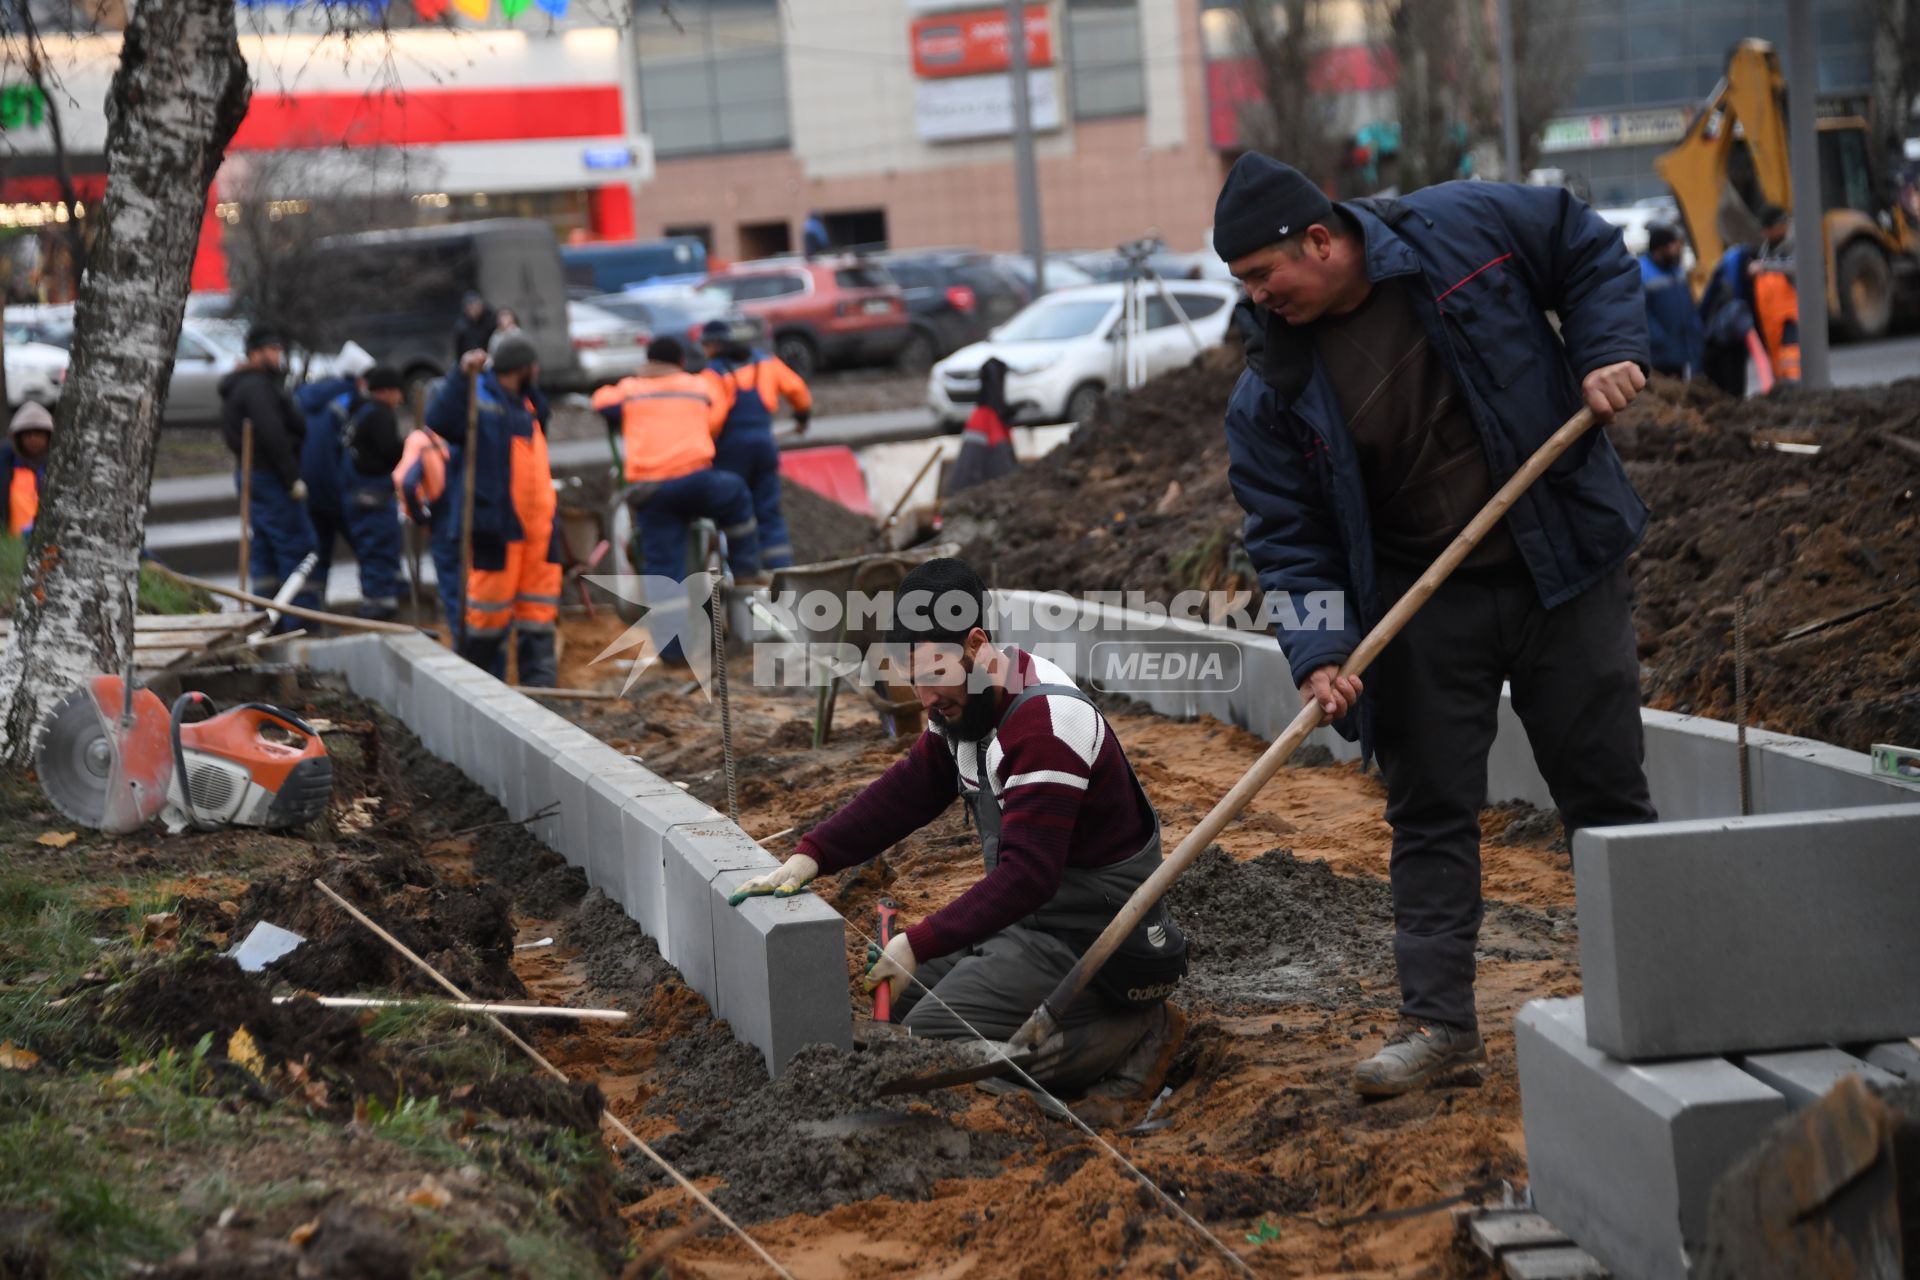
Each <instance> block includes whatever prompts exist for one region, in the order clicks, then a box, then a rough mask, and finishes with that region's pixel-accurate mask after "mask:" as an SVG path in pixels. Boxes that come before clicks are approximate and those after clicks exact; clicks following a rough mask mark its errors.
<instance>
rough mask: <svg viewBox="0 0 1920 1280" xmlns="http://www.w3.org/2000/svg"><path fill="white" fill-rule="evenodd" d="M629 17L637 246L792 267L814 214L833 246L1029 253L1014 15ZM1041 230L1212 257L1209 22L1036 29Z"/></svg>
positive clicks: (1138, 5) (740, 6) (1214, 186)
mask: <svg viewBox="0 0 1920 1280" xmlns="http://www.w3.org/2000/svg"><path fill="white" fill-rule="evenodd" d="M673 9H674V13H673V19H672V20H671V21H670V20H669V19H667V18H665V17H663V16H662V15H661V14H660V13H659V12H658V11H657V9H654V8H652V7H644V6H643V9H642V11H640V12H639V13H637V15H636V30H635V44H636V52H637V59H638V72H639V76H638V78H639V94H640V118H641V121H642V124H643V127H644V128H645V130H646V132H647V134H648V136H649V138H650V139H651V141H652V143H653V146H654V150H655V156H656V173H655V180H654V181H653V182H652V183H650V184H648V186H647V187H646V189H645V190H644V191H643V192H642V193H641V196H640V199H639V202H638V205H637V208H636V211H635V212H636V223H637V226H638V229H639V232H640V234H641V235H643V236H646V235H654V234H666V233H686V234H694V235H698V236H700V237H701V238H703V239H704V240H706V241H707V243H708V245H709V247H710V249H711V250H712V251H713V253H714V254H715V255H716V256H718V257H721V258H739V257H753V256H759V255H763V254H768V253H778V252H784V251H786V250H788V249H792V248H796V247H798V245H799V242H800V230H801V226H802V223H803V222H804V220H805V218H806V217H807V215H808V214H809V213H810V212H816V211H817V212H818V213H819V214H820V215H821V218H822V220H823V221H824V222H825V223H826V225H827V228H828V230H829V233H830V235H831V237H832V239H833V241H834V242H835V243H838V244H862V243H876V242H882V241H884V242H886V243H889V244H891V245H893V246H895V247H927V246H935V245H953V244H969V245H979V246H982V247H985V248H992V249H1017V248H1018V247H1019V239H1020V235H1019V217H1018V197H1017V191H1016V187H1015V181H1014V169H1013V144H1012V141H1011V137H1010V134H1011V127H1010V126H1011V118H1012V116H1011V98H1012V88H1011V80H1010V77H1009V74H1008V67H1009V52H1010V51H1009V48H1008V38H1007V31H1006V23H1005V20H1004V13H1005V10H1004V6H997V5H995V4H993V3H991V0H984V2H983V0H973V2H972V3H966V2H964V0H963V2H962V3H953V2H951V0H909V3H907V4H904V5H903V4H901V3H900V0H784V2H783V0H676V3H675V5H674V6H673ZM1026 26H1027V47H1028V61H1029V66H1030V71H1029V85H1030V97H1031V101H1032V118H1033V120H1034V123H1035V128H1036V134H1037V138H1036V147H1035V150H1036V156H1037V160H1036V163H1037V167H1038V171H1039V185H1040V207H1041V218H1042V222H1043V225H1044V228H1045V235H1046V240H1047V243H1048V244H1049V245H1050V246H1052V247H1056V248H1099V247H1110V246H1112V245H1115V244H1117V243H1119V242H1121V241H1123V240H1129V239H1133V238H1135V237H1138V236H1141V235H1145V234H1148V233H1156V234H1159V235H1160V236H1162V237H1163V238H1164V239H1165V240H1166V241H1167V242H1168V243H1169V244H1170V245H1171V246H1172V247H1173V248H1175V249H1177V250H1192V249H1198V248H1200V247H1201V246H1202V244H1203V243H1204V240H1205V236H1206V232H1207V229H1208V227H1209V226H1210V225H1211V224H1212V221H1213V217H1212V214H1213V199H1214V196H1215V195H1216V194H1217V192H1218V190H1219V185H1220V180H1221V178H1222V176H1223V175H1224V166H1223V158H1222V156H1221V154H1220V153H1219V152H1218V151H1217V150H1216V149H1214V148H1213V147H1211V146H1210V145H1209V143H1208V137H1207V123H1206V110H1207V101H1206V82H1205V74H1204V64H1203V60H1202V58H1201V56H1200V12H1199V6H1198V4H1197V3H1192V2H1190V0H1188V2H1179V3H1175V2H1170V0H1049V2H1048V3H1036V4H1030V5H1029V6H1028V7H1027V9H1026Z"/></svg>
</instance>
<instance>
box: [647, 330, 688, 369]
mask: <svg viewBox="0 0 1920 1280" xmlns="http://www.w3.org/2000/svg"><path fill="white" fill-rule="evenodd" d="M647 359H649V360H651V361H654V362H655V363H657V364H685V363H686V362H687V349H686V348H685V347H683V346H681V345H680V339H678V338H674V337H669V336H668V335H666V334H661V335H660V336H659V337H657V338H655V339H654V340H653V341H652V342H649V343H648V344H647Z"/></svg>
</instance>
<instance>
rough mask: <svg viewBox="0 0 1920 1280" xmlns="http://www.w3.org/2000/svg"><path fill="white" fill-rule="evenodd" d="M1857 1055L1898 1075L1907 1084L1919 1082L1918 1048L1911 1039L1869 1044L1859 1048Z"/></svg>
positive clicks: (1919, 1053)
mask: <svg viewBox="0 0 1920 1280" xmlns="http://www.w3.org/2000/svg"><path fill="white" fill-rule="evenodd" d="M1857 1056H1858V1057H1860V1058H1862V1059H1864V1060H1865V1061H1867V1062H1869V1063H1871V1064H1872V1065H1874V1066H1876V1067H1878V1068H1880V1069H1881V1070H1882V1071H1885V1072H1887V1073H1888V1074H1890V1075H1896V1076H1899V1077H1900V1078H1901V1079H1902V1080H1904V1081H1906V1082H1907V1083H1908V1084H1920V1048H1916V1047H1915V1046H1914V1044H1913V1042H1912V1041H1911V1040H1895V1041H1893V1042H1892V1043H1891V1044H1870V1045H1867V1046H1866V1047H1865V1048H1863V1049H1861V1050H1860V1051H1859V1053H1858V1054H1857Z"/></svg>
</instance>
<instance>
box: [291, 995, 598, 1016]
mask: <svg viewBox="0 0 1920 1280" xmlns="http://www.w3.org/2000/svg"><path fill="white" fill-rule="evenodd" d="M289 1000H311V1001H313V1002H314V1003H315V1004H322V1005H325V1006H326V1007H327V1008H329V1009H458V1010H460V1011H461V1012H462V1013H491V1014H494V1015H495V1016H497V1017H502V1018H575V1019H578V1020H579V1021H582V1022H625V1021H626V1020H627V1016H628V1015H627V1014H626V1013H624V1012H623V1011H621V1010H619V1009H568V1008H566V1007H564V1006H562V1005H551V1004H489V1003H488V1002H486V1001H484V1000H479V1001H476V1000H451V1001H441V1000H382V999H379V998H378V997H376V996H275V997H274V998H273V1002H274V1003H275V1004H285V1003H287V1002H288V1001H289Z"/></svg>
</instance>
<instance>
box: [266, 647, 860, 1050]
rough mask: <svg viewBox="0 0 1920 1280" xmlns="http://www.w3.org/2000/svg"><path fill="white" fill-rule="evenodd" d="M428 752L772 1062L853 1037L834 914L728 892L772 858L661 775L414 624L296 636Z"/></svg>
mask: <svg viewBox="0 0 1920 1280" xmlns="http://www.w3.org/2000/svg"><path fill="white" fill-rule="evenodd" d="M301 657H302V659H303V660H304V661H305V662H306V663H307V664H308V665H309V666H311V667H312V668H313V669H314V670H316V671H324V672H333V673H337V674H338V675H340V676H343V677H344V678H345V680H346V682H347V685H348V687H350V688H351V689H352V690H353V691H354V692H355V693H357V694H359V695H360V696H361V697H364V698H367V699H369V700H371V701H373V702H376V703H378V704H380V705H381V706H382V707H384V708H386V710H387V712H388V714H390V715H391V716H393V717H394V719H396V720H398V721H400V723H402V724H404V725H406V726H407V727H408V728H409V729H411V730H412V731H413V732H414V733H415V735H417V736H418V737H419V738H420V740H421V742H422V743H423V744H424V745H425V746H426V748H427V749H428V750H429V751H431V752H433V754H434V755H436V756H438V757H440V758H441V759H443V760H445V761H447V762H448V763H450V764H453V765H455V766H457V767H458V768H459V769H461V771H463V772H464V773H465V774H466V775H467V776H468V777H469V778H471V779H472V780H473V781H474V783H475V784H477V785H478V786H480V787H481V788H482V789H484V790H486V791H487V792H488V793H489V794H491V795H492V796H494V798H495V799H497V800H499V802H500V804H501V805H502V807H504V808H505V809H506V811H507V814H508V816H509V817H511V818H514V819H521V818H526V817H529V816H530V815H534V814H545V815H546V816H543V817H541V818H539V819H538V820H537V821H534V822H532V823H529V824H528V827H529V830H530V831H531V832H532V833H533V835H534V836H536V837H537V838H538V839H539V840H540V841H541V842H542V843H544V844H545V845H546V846H547V847H548V848H550V849H552V850H554V851H555V852H556V853H559V854H561V855H562V856H563V857H565V858H566V859H567V860H568V862H570V863H572V864H573V865H574V866H577V867H579V868H580V869H581V870H582V871H583V872H585V874H586V877H587V882H588V883H589V884H591V885H592V886H593V887H594V888H596V889H598V890H600V891H601V892H602V893H604V894H606V895H607V896H608V897H609V898H611V899H613V900H614V901H616V902H618V903H619V904H620V905H621V906H622V907H623V908H625V910H626V912H627V914H628V915H629V916H630V917H632V918H633V920H634V921H635V922H637V923H638V924H639V925H640V927H641V928H642V929H643V930H645V931H646V933H647V934H648V935H649V936H650V937H652V938H653V939H654V940H655V942H657V943H658V944H659V947H660V951H661V954H662V955H664V956H665V957H666V959H667V960H668V962H669V963H671V964H672V965H673V966H674V967H675V968H677V969H678V970H679V971H680V974H681V976H682V977H683V978H684V979H685V980H686V983H687V985H688V986H690V987H692V988H693V989H694V990H695V991H697V992H699V993H700V994H701V995H702V996H704V997H705V998H706V1000H707V1002H708V1004H709V1005H711V1006H712V1008H713V1012H714V1016H716V1017H719V1018H723V1019H725V1020H726V1021H727V1022H728V1023H729V1024H730V1025H731V1027H732V1029H733V1032H734V1034H735V1035H736V1036H737V1037H739V1039H741V1040H742V1041H744V1042H745V1043H747V1044H750V1045H752V1046H753V1047H754V1048H756V1049H758V1050H760V1052H761V1053H762V1054H763V1055H764V1056H765V1058H766V1061H767V1068H768V1070H769V1071H770V1072H773V1073H774V1074H778V1073H779V1072H780V1071H781V1070H783V1069H784V1068H785V1066H786V1064H787V1061H788V1060H789V1059H790V1058H791V1057H792V1056H793V1054H794V1053H795V1052H796V1051H797V1050H799V1049H800V1048H802V1047H803V1046H805V1045H809V1044H832V1045H838V1046H841V1047H843V1048H845V1047H851V1045H852V1043H853V1020H852V1013H851V1010H850V1006H849V1004H848V1000H847V968H846V949H845V947H846V940H845V927H846V922H845V921H844V920H842V919H841V917H840V916H839V914H838V913H836V912H835V911H834V910H833V909H832V908H830V907H828V906H827V905H826V904H825V903H823V902H821V901H820V900H819V899H818V898H815V897H813V896H812V895H810V894H801V895H798V896H796V897H792V898H788V899H784V900H782V901H777V902H776V901H775V900H773V899H771V898H756V899H752V900H750V901H748V902H746V903H744V904H742V905H741V906H739V907H730V906H728V905H727V895H728V894H730V893H732V892H733V890H734V889H736V888H737V887H738V886H739V885H740V884H741V882H742V881H745V880H747V879H750V878H751V877H753V876H756V875H759V874H761V873H763V872H765V871H767V870H769V869H771V868H772V867H774V866H776V865H777V864H778V859H776V858H774V857H773V855H771V854H769V853H768V852H767V851H766V850H765V849H762V848H761V847H760V846H759V845H758V844H757V843H755V842H754V840H753V839H752V838H751V837H749V836H748V835H747V833H746V832H744V831H742V830H741V829H740V828H739V827H737V826H735V825H734V824H733V823H731V822H729V821H728V820H727V819H726V818H725V816H723V815H722V814H720V813H719V812H717V811H716V810H714V809H713V808H712V807H710V806H708V805H706V804H704V803H702V802H701V801H699V800H696V799H694V798H693V797H692V796H690V795H688V794H687V793H686V792H685V791H682V790H681V789H680V788H679V787H677V786H675V785H674V784H673V783H672V782H670V781H668V780H667V779H665V778H662V777H660V776H659V775H657V774H655V773H652V772H650V771H649V770H647V769H646V768H645V767H643V766H642V765H640V764H639V763H637V762H635V761H633V760H631V759H629V758H628V757H626V756H624V755H622V754H621V753H620V752H618V751H616V750H614V749H613V748H612V747H610V746H608V745H606V744H605V743H603V742H601V741H600V740H599V739H598V738H595V737H594V736H593V735H592V734H590V733H588V732H587V731H586V730H584V729H582V728H580V727H579V726H578V725H575V724H573V723H572V722H571V721H569V720H567V719H566V718H565V717H563V716H561V715H559V714H557V713H555V712H554V711H551V710H549V709H548V708H546V707H544V706H541V705H540V704H538V703H536V702H534V701H533V700H532V699H530V698H527V697H525V696H524V695H522V694H520V693H518V692H516V691H515V690H513V689H512V688H509V687H508V686H507V685H504V684H502V683H501V682H500V681H498V680H496V679H494V678H493V677H492V676H490V675H487V674H486V673H485V672H482V671H481V670H479V669H478V668H476V667H474V666H473V665H472V664H470V663H468V662H466V661H464V660H463V659H461V658H459V657H457V656H455V655H453V654H451V653H449V652H448V651H447V650H445V649H443V648H441V647H440V646H439V645H436V644H434V643H433V642H432V641H430V640H428V639H426V638H425V637H419V636H360V637H353V638H348V639H340V640H324V641H316V642H313V643H310V644H307V645H305V646H304V647H303V651H302V654H301Z"/></svg>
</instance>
